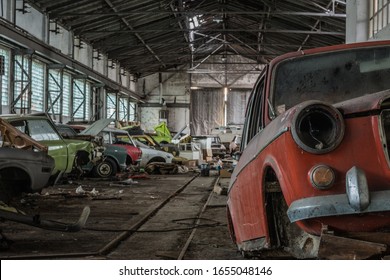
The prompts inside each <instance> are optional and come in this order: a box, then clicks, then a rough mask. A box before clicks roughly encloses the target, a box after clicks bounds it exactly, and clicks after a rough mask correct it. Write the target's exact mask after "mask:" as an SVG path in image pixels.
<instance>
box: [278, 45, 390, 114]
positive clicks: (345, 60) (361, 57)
mask: <svg viewBox="0 0 390 280" xmlns="http://www.w3.org/2000/svg"><path fill="white" fill-rule="evenodd" d="M273 89H274V90H273V102H274V104H273V105H274V108H275V109H276V112H277V114H281V113H283V112H284V111H286V110H288V109H289V108H291V107H293V106H295V105H297V104H299V103H301V102H303V101H306V100H321V101H325V102H329V103H331V104H333V103H337V102H341V101H344V100H348V99H352V98H356V97H360V96H363V95H366V94H371V93H375V92H378V91H382V90H386V89H390V46H384V47H372V48H362V49H355V50H342V51H336V52H328V53H323V54H315V55H307V56H302V57H297V58H292V59H289V60H286V61H283V62H281V63H280V64H279V65H278V66H277V68H276V69H275V71H274V79H273Z"/></svg>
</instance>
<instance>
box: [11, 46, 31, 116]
mask: <svg viewBox="0 0 390 280" xmlns="http://www.w3.org/2000/svg"><path fill="white" fill-rule="evenodd" d="M33 53H34V51H33V50H16V51H15V53H14V56H13V59H14V65H15V68H14V71H15V74H14V76H13V78H14V79H13V84H14V87H13V88H14V91H13V93H12V102H11V112H12V113H14V114H15V113H19V114H28V113H31V94H32V91H31V86H32V82H31V79H32V55H33Z"/></svg>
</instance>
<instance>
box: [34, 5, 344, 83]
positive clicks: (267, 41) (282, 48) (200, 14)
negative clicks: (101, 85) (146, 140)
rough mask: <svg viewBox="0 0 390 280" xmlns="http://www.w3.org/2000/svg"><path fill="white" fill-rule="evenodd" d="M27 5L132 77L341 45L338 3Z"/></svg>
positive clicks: (341, 17)
mask: <svg viewBox="0 0 390 280" xmlns="http://www.w3.org/2000/svg"><path fill="white" fill-rule="evenodd" d="M27 2H28V3H30V4H31V5H33V6H34V7H36V8H38V9H39V10H41V11H43V12H44V13H46V14H47V15H48V16H49V18H50V20H51V21H56V22H58V23H60V24H62V25H63V26H64V27H66V28H67V29H69V30H72V31H73V33H74V35H76V36H78V37H80V38H81V39H83V40H85V41H86V42H88V43H90V44H91V45H92V46H93V48H94V49H95V50H97V51H99V52H101V53H104V54H106V55H107V56H108V58H109V59H112V60H113V61H116V62H119V63H120V65H121V67H123V68H124V69H126V70H128V71H129V72H131V73H134V74H136V75H138V76H145V75H148V74H152V73H156V72H160V71H169V70H172V71H173V70H175V69H178V68H181V67H182V66H183V67H184V69H190V68H191V66H194V65H197V64H199V63H200V62H202V61H203V62H204V61H205V59H206V58H207V57H210V56H214V55H224V56H228V55H236V54H239V55H242V56H244V57H246V58H249V59H251V60H253V61H254V62H256V63H259V64H260V63H263V62H266V61H269V60H270V59H272V58H273V57H275V56H277V55H280V54H283V53H286V52H290V51H297V50H301V49H307V48H313V47H318V46H326V45H334V44H340V43H343V42H344V41H345V18H346V4H345V0H344V1H339V0H314V1H311V0H310V1H309V0H241V1H233V0H160V1H156V0H139V1H137V0H80V1H73V0H57V1H51V0H27ZM227 66H228V67H229V65H227Z"/></svg>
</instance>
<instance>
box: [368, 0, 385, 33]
mask: <svg viewBox="0 0 390 280" xmlns="http://www.w3.org/2000/svg"><path fill="white" fill-rule="evenodd" d="M389 4H390V0H371V1H370V23H369V24H370V25H369V30H370V37H375V34H377V33H378V32H379V31H380V30H382V29H383V28H385V27H386V26H388V25H389V23H390V5H389Z"/></svg>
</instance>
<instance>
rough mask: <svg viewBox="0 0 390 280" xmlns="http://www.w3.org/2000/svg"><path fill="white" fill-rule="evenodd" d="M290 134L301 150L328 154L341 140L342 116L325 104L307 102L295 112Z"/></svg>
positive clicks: (342, 129)
mask: <svg viewBox="0 0 390 280" xmlns="http://www.w3.org/2000/svg"><path fill="white" fill-rule="evenodd" d="M291 132H292V136H293V138H294V141H295V142H296V143H297V144H298V146H299V147H300V148H302V150H304V151H306V152H309V153H313V154H324V153H328V152H330V151H332V150H334V149H336V148H337V147H338V145H339V144H340V143H341V141H342V140H343V137H344V120H343V116H342V115H341V113H340V112H339V111H338V110H336V108H334V107H333V106H331V105H329V104H327V103H324V102H321V101H308V102H306V103H303V104H302V106H301V107H300V108H299V109H298V111H297V112H296V114H295V116H294V118H293V122H292V127H291Z"/></svg>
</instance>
